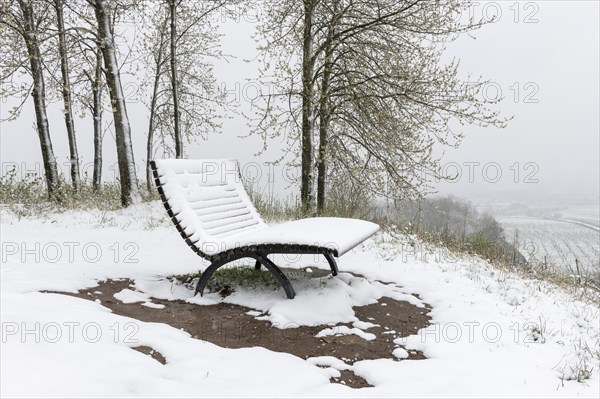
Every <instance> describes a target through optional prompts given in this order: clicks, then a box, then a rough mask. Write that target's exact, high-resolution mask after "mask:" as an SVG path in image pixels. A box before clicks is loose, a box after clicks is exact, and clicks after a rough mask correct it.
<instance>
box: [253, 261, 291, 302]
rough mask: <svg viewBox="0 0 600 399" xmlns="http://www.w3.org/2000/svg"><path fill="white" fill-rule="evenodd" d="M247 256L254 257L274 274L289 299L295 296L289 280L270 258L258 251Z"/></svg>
mask: <svg viewBox="0 0 600 399" xmlns="http://www.w3.org/2000/svg"><path fill="white" fill-rule="evenodd" d="M248 256H250V257H252V258H254V259H256V261H257V263H261V264H263V265H264V266H265V267H266V268H267V269H269V271H270V272H271V273H272V274H273V276H275V278H276V279H277V281H278V282H279V284H281V286H282V287H283V290H284V291H285V294H286V295H287V297H288V298H289V299H294V297H295V296H296V292H295V291H294V287H292V284H291V283H290V280H288V278H287V277H286V276H285V274H283V272H282V271H281V269H280V268H279V267H277V265H276V264H275V263H273V262H271V260H270V259H269V258H267V257H266V256H265V255H262V254H259V253H252V254H249V255H248Z"/></svg>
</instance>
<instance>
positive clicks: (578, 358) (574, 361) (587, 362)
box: [559, 341, 599, 382]
mask: <svg viewBox="0 0 600 399" xmlns="http://www.w3.org/2000/svg"><path fill="white" fill-rule="evenodd" d="M598 353H599V351H598V350H596V351H593V350H592V349H591V348H590V347H589V345H588V344H587V343H586V342H583V343H582V342H581V341H579V342H578V343H577V344H575V354H574V355H573V356H572V357H571V358H570V359H568V360H567V361H565V363H563V365H562V366H561V367H560V369H559V371H560V372H561V374H562V375H561V380H565V381H577V382H584V381H586V380H589V379H590V378H591V377H592V375H593V373H594V366H593V364H592V363H593V359H594V358H596V359H598Z"/></svg>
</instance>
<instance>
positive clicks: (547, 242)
mask: <svg viewBox="0 0 600 399" xmlns="http://www.w3.org/2000/svg"><path fill="white" fill-rule="evenodd" d="M498 220H499V221H500V223H502V226H503V227H504V230H505V234H506V239H507V240H508V241H509V242H511V243H517V246H518V248H519V250H520V251H521V253H522V254H523V256H525V258H527V259H528V260H529V261H530V262H532V263H537V264H543V263H544V257H545V258H546V262H547V264H548V265H549V266H556V267H558V268H559V269H560V270H562V271H564V272H566V273H569V274H576V273H577V263H576V260H577V262H578V263H579V270H580V273H582V274H586V275H593V274H598V273H600V231H598V228H597V227H595V226H593V225H587V224H585V223H582V222H578V221H570V220H547V219H539V218H531V217H500V218H498Z"/></svg>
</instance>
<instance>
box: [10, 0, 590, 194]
mask: <svg viewBox="0 0 600 399" xmlns="http://www.w3.org/2000/svg"><path fill="white" fill-rule="evenodd" d="M511 7H512V9H511ZM517 9H518V10H519V12H518V15H517V14H516V10H517ZM473 12H474V15H475V16H480V15H482V13H487V16H490V17H491V16H493V15H497V16H498V18H497V19H498V20H497V22H495V23H493V24H490V25H487V26H485V27H483V28H482V29H480V30H479V31H477V32H475V33H474V37H475V39H473V38H470V37H464V38H461V39H459V40H458V41H457V42H454V43H452V44H450V45H449V47H448V52H447V57H448V59H452V58H458V59H460V60H461V71H462V75H463V76H467V75H468V74H469V73H470V74H472V75H473V76H479V75H482V76H483V77H484V78H487V79H489V80H490V81H491V82H492V83H491V84H490V85H489V87H488V90H487V93H488V95H490V96H493V95H495V93H497V92H498V91H501V93H502V95H503V96H504V97H505V99H504V100H503V101H502V102H501V103H500V104H499V105H498V109H499V110H501V111H502V113H503V114H504V115H506V116H511V115H512V116H514V119H513V120H512V121H511V122H510V123H509V125H508V127H507V128H505V129H496V128H479V127H469V126H467V127H464V133H465V139H464V141H463V144H462V146H461V147H460V148H459V149H456V150H450V149H445V150H444V166H445V170H446V171H447V172H449V173H456V172H457V171H458V172H459V173H461V175H460V178H459V180H458V181H457V182H454V183H440V184H438V188H439V189H440V191H441V192H442V193H453V194H457V195H461V196H466V197H469V196H473V197H474V196H484V197H485V196H488V197H493V198H496V199H499V198H502V196H508V195H509V194H510V195H511V196H512V195H514V194H515V193H517V194H518V193H522V194H523V195H526V196H533V197H536V196H537V197H542V198H544V197H547V196H548V195H550V196H551V195H554V194H553V193H559V192H562V193H571V194H573V195H574V196H575V195H576V196H580V195H586V194H585V193H591V194H590V195H591V197H592V198H593V197H596V198H597V196H598V191H599V181H600V172H599V171H600V164H599V159H600V156H599V151H600V150H599V148H600V141H599V136H600V135H599V132H600V126H599V112H598V110H599V108H600V103H599V86H600V83H599V47H600V43H599V36H600V34H599V20H598V19H599V17H598V15H599V5H598V2H596V1H579V2H574V1H536V2H520V3H519V4H518V7H514V1H500V2H481V3H480V4H479V5H478V6H476V7H475V8H474V9H473ZM498 12H500V13H501V14H498ZM483 16H484V17H485V16H486V14H484V15H483ZM254 20H255V16H254V14H253V13H249V14H248V15H246V16H244V17H242V18H241V19H240V20H239V21H236V20H233V19H231V18H229V19H226V22H225V23H224V24H223V32H224V33H225V37H224V38H223V49H224V52H225V53H229V54H232V55H234V56H236V57H237V58H236V59H234V60H231V61H230V62H228V63H226V62H219V63H218V65H217V68H216V76H217V80H218V81H219V82H220V84H222V85H224V87H226V88H227V90H228V91H229V92H230V97H233V99H235V101H236V102H238V103H239V106H240V110H245V109H247V105H248V102H247V100H246V98H247V97H252V96H253V93H254V92H255V90H256V88H257V85H256V83H254V79H256V77H257V76H258V71H257V69H256V62H250V63H246V62H244V59H252V58H253V57H254V56H255V55H256V53H255V42H254V41H253V39H251V38H250V35H251V34H252V33H253V30H254V26H255V23H253V21H254ZM123 79H124V81H125V82H128V81H129V82H133V79H132V77H127V76H123ZM136 87H137V86H136V85H135V84H133V85H129V86H127V85H125V87H124V89H125V92H126V94H127V95H128V98H129V102H128V104H127V105H128V114H129V117H130V122H131V127H132V132H133V145H134V151H135V159H136V163H137V164H138V165H139V167H140V172H139V173H138V176H139V177H140V178H143V176H144V171H143V168H144V163H145V135H146V130H147V125H148V112H147V110H146V107H145V106H144V104H143V103H142V102H141V100H140V99H141V98H142V96H141V93H139V92H137V91H136ZM516 94H518V99H517V98H515V95H516ZM14 104H15V100H8V101H6V100H5V101H2V102H1V103H0V107H1V108H2V109H1V111H2V117H5V116H6V110H7V109H8V108H9V107H11V106H13V105H14ZM60 109H61V107H60V104H52V105H50V106H49V110H48V116H49V121H50V130H51V136H52V142H53V145H54V150H55V153H56V156H57V159H58V161H59V164H60V165H61V170H62V171H63V172H66V171H67V166H66V165H67V159H68V142H67V135H66V131H65V125H64V121H63V118H62V114H61V113H60ZM33 115H34V113H33V106H32V105H31V104H30V103H29V104H27V105H26V106H25V108H24V111H23V113H22V115H21V117H20V118H19V119H18V120H16V121H14V122H4V123H2V124H1V126H0V146H1V149H0V157H1V161H2V173H4V172H5V170H6V168H7V165H8V164H12V163H17V164H19V165H22V164H23V163H24V165H25V167H26V168H29V169H34V168H36V166H35V165H36V164H38V165H41V153H40V148H39V141H38V139H37V136H36V133H35V131H34V130H33V120H34V117H33ZM104 118H105V120H109V119H112V115H110V113H109V112H105V114H104ZM75 125H76V130H77V134H78V140H79V141H78V146H79V153H80V156H81V158H82V159H81V161H82V164H83V165H84V166H85V165H89V166H88V167H87V169H83V170H82V173H83V172H85V171H86V170H87V172H88V174H89V176H90V177H91V173H92V168H91V162H92V161H93V141H92V139H93V138H92V135H93V133H92V126H91V122H90V121H89V120H83V119H76V121H75ZM247 133H248V127H247V124H246V120H245V119H244V118H243V117H241V116H235V115H234V117H233V118H232V119H230V120H225V121H224V122H223V129H222V133H221V134H220V135H213V136H211V137H210V138H209V139H208V140H199V141H197V142H196V143H192V144H188V145H187V147H186V154H187V155H188V157H189V158H237V159H239V160H240V162H241V163H242V164H247V163H250V162H253V163H255V164H256V165H259V166H261V167H262V168H263V169H262V171H263V180H261V181H264V182H265V184H266V173H274V174H275V177H274V180H275V191H276V192H277V193H280V194H281V193H286V194H288V193H290V192H293V191H289V190H287V191H286V190H285V189H284V188H285V187H286V186H288V185H289V184H288V182H287V180H289V179H287V180H286V179H285V178H283V174H284V171H283V169H282V167H277V168H270V169H269V168H267V167H266V166H262V165H263V164H264V162H267V161H273V160H274V159H276V158H277V157H278V155H279V151H280V149H281V147H282V144H281V142H277V141H275V142H271V143H270V144H269V149H268V151H267V153H265V154H264V155H262V156H260V157H256V156H255V153H256V152H257V151H258V150H260V148H261V141H260V140H259V139H257V138H250V139H241V138H238V136H240V135H245V134H247ZM115 152H116V151H115V143H114V138H113V137H112V136H111V135H110V134H107V135H106V137H105V138H104V161H105V168H104V176H105V177H106V178H107V179H110V178H111V176H113V172H112V171H110V170H109V168H110V167H111V165H114V163H115V162H116V154H115ZM20 169H21V168H20ZM38 169H39V170H41V169H40V168H39V167H38ZM484 171H485V172H487V173H484ZM498 171H499V172H500V173H501V176H498ZM517 171H518V172H517ZM247 172H248V175H249V176H253V175H254V173H255V169H252V168H248V170H247ZM288 172H289V171H288ZM257 184H259V183H257ZM260 184H262V183H260Z"/></svg>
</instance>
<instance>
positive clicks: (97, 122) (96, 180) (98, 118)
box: [92, 49, 102, 191]
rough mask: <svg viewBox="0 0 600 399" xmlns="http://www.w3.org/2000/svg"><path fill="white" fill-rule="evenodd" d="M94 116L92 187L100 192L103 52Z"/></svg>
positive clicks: (98, 63)
mask: <svg viewBox="0 0 600 399" xmlns="http://www.w3.org/2000/svg"><path fill="white" fill-rule="evenodd" d="M92 94H93V104H92V116H93V119H94V176H93V178H92V187H93V189H94V191H100V187H101V184H102V50H101V49H98V50H97V51H96V68H95V70H94V81H93V82H92Z"/></svg>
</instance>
